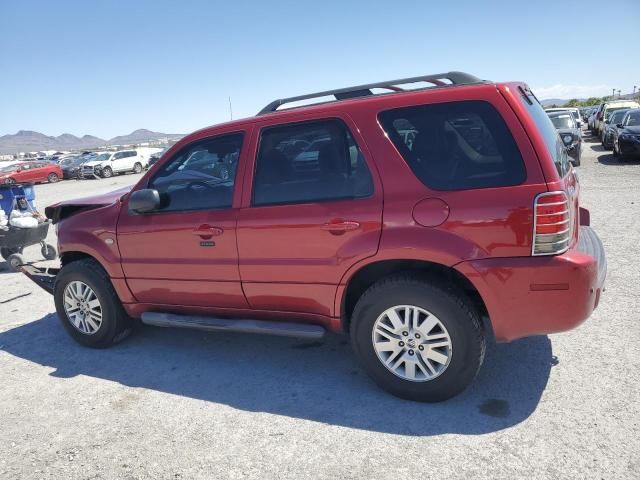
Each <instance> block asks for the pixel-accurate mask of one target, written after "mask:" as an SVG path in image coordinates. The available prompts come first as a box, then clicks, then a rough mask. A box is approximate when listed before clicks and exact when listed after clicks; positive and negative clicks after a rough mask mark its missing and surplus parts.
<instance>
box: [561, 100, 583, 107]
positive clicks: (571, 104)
mask: <svg viewBox="0 0 640 480" xmlns="http://www.w3.org/2000/svg"><path fill="white" fill-rule="evenodd" d="M579 104H580V102H579V101H578V99H577V98H572V99H571V100H569V101H568V102H567V103H565V104H564V106H565V107H577V106H578V105H579Z"/></svg>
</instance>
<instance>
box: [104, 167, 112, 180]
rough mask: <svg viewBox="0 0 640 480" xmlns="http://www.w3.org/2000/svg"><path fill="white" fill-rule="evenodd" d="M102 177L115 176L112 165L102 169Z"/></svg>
mask: <svg viewBox="0 0 640 480" xmlns="http://www.w3.org/2000/svg"><path fill="white" fill-rule="evenodd" d="M102 177H103V178H111V177H113V170H111V167H104V168H103V169H102Z"/></svg>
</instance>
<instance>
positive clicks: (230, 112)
mask: <svg viewBox="0 0 640 480" xmlns="http://www.w3.org/2000/svg"><path fill="white" fill-rule="evenodd" d="M227 98H229V116H230V117H231V120H233V110H232V109H231V97H227Z"/></svg>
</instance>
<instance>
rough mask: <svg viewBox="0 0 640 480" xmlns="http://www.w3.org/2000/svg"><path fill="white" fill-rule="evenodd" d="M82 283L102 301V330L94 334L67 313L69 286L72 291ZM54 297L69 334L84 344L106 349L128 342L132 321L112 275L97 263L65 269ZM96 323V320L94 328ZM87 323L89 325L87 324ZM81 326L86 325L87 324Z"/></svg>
mask: <svg viewBox="0 0 640 480" xmlns="http://www.w3.org/2000/svg"><path fill="white" fill-rule="evenodd" d="M78 283H79V284H84V285H85V286H88V287H89V288H90V289H91V290H92V291H93V294H94V295H95V299H97V300H98V302H99V303H98V305H99V311H100V314H101V320H100V323H99V325H98V328H96V329H95V330H94V331H93V332H89V333H86V332H85V333H83V332H82V331H81V329H80V328H79V327H77V326H75V325H74V324H73V323H72V321H71V320H70V318H69V315H68V314H67V311H66V310H65V291H66V289H67V287H69V289H70V290H72V289H73V286H74V285H73V284H78ZM53 297H54V301H55V304H56V311H57V312H58V317H59V318H60V321H61V322H62V325H63V326H64V328H65V330H66V331H67V333H69V335H71V337H73V339H74V340H75V341H76V342H78V343H80V344H81V345H84V346H86V347H91V348H106V347H109V346H111V345H113V344H115V343H117V342H118V341H120V340H122V339H124V338H125V337H126V336H127V335H128V334H129V333H130V332H131V327H132V322H131V319H130V318H129V317H128V316H127V315H126V313H125V311H124V309H123V308H122V303H121V302H120V299H119V298H118V296H117V294H116V292H115V290H114V289H113V285H112V284H111V280H110V279H109V276H108V275H107V273H106V272H105V271H104V270H103V269H102V267H101V266H100V265H99V264H98V263H97V262H96V261H95V260H92V259H87V260H78V261H76V262H72V263H69V264H67V265H65V266H64V267H62V270H60V272H59V273H58V275H57V276H56V280H55V284H54V287H53ZM89 298H92V297H89ZM76 311H77V310H76ZM92 319H93V317H92ZM95 323H96V322H95V321H94V325H95ZM84 324H86V325H88V323H87V322H86V321H85V322H84ZM80 325H81V326H82V325H83V323H80Z"/></svg>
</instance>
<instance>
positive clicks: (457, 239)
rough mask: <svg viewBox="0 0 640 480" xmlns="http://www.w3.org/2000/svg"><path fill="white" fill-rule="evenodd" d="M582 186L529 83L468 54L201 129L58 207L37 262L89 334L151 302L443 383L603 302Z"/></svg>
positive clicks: (443, 394)
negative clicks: (482, 65)
mask: <svg viewBox="0 0 640 480" xmlns="http://www.w3.org/2000/svg"><path fill="white" fill-rule="evenodd" d="M425 84H429V85H430V86H429V87H428V88H424V87H425ZM407 86H409V87H411V88H407ZM380 92H382V93H380ZM327 97H329V98H330V100H329V101H325V100H326V99H327ZM314 99H319V100H321V101H322V103H319V104H313V105H306V106H302V107H299V106H298V107H293V106H291V107H290V108H281V107H282V106H287V105H288V104H291V103H293V102H297V103H299V102H301V101H307V102H308V101H310V100H314ZM220 164H224V165H226V166H228V174H227V175H225V176H220V175H219V174H218V172H219V169H218V168H217V167H218V166H219V165H220ZM578 194H579V184H578V180H577V177H576V175H575V174H574V171H573V169H572V167H571V165H570V163H569V159H568V157H567V153H566V151H565V148H564V146H563V143H562V140H561V139H560V137H559V136H558V134H557V132H556V129H555V128H554V126H553V124H552V123H551V121H550V120H549V118H548V116H547V114H546V113H545V112H544V110H543V108H542V106H541V105H540V103H539V102H538V100H537V99H536V98H535V96H534V95H533V94H532V93H531V91H530V90H529V88H528V87H527V86H526V85H525V84H523V83H492V82H488V81H481V80H479V79H478V78H476V77H473V76H471V75H468V74H464V73H460V72H450V73H446V74H438V75H429V76H424V77H416V78H409V79H401V80H393V81H388V82H380V83H375V84H370V85H361V86H357V87H352V88H343V89H340V90H333V91H328V92H320V93H317V94H313V95H304V96H301V97H293V98H287V99H281V100H276V101H274V102H272V103H271V104H269V105H268V106H267V107H265V108H264V109H263V110H262V111H261V112H260V113H259V114H258V115H257V116H255V117H253V118H249V119H244V120H238V121H233V122H229V123H225V124H222V125H217V126H213V127H209V128H205V129H203V130H199V131H197V132H195V133H193V134H191V135H188V136H187V137H185V138H184V139H182V140H181V141H180V142H179V143H177V144H176V145H174V146H173V147H171V149H169V150H168V151H167V152H166V153H165V154H164V155H163V156H162V158H161V159H160V160H159V161H158V163H156V164H155V165H154V166H153V167H152V168H151V169H150V170H149V171H148V172H147V174H146V175H145V176H144V177H143V178H142V179H141V180H140V182H138V184H137V185H135V186H134V187H133V188H132V189H131V190H130V191H128V190H125V191H123V190H121V191H118V192H114V193H113V194H110V195H103V196H99V197H94V198H88V199H83V200H78V201H70V202H63V203H59V204H57V205H53V206H51V207H49V208H47V210H46V212H47V215H48V216H49V217H50V218H52V219H53V221H54V222H56V223H57V224H58V239H59V248H60V253H61V261H62V267H61V269H60V270H53V269H50V270H49V271H47V272H45V271H44V270H40V269H36V268H34V267H24V271H25V273H27V274H28V275H30V276H31V278H32V279H34V280H35V281H36V282H38V283H39V284H40V285H41V286H43V287H44V288H45V289H47V290H48V291H50V292H51V293H53V295H54V299H55V304H56V309H57V312H58V315H59V317H60V319H61V321H62V324H63V325H64V327H65V328H66V329H67V331H68V332H69V333H70V334H71V336H73V338H75V339H76V340H77V341H78V342H80V343H81V344H83V345H87V346H91V347H105V346H108V345H110V344H112V343H114V342H116V341H118V340H120V339H121V338H123V337H124V336H125V335H126V334H127V333H128V332H129V331H130V329H131V326H132V324H133V323H134V319H136V320H135V321H137V319H139V320H141V322H142V323H144V324H148V325H156V326H163V327H188V328H197V329H203V330H231V331H239V332H247V333H258V332H259V333H271V334H275V335H289V336H295V337H301V338H307V339H314V338H318V337H320V336H322V334H323V333H324V331H325V329H328V330H331V331H333V332H346V333H349V334H350V336H351V341H352V344H353V348H354V350H355V353H356V355H357V357H358V358H359V360H360V362H361V363H362V366H363V368H364V369H365V370H366V371H367V372H368V374H369V375H370V376H371V377H372V378H373V379H374V380H375V381H376V382H377V383H378V384H379V385H380V386H381V387H383V388H384V389H386V390H388V391H390V392H392V393H393V394H395V395H398V396H401V397H404V398H408V399H412V400H421V401H439V400H444V399H447V398H449V397H451V396H453V395H455V394H457V393H459V392H460V391H462V390H463V389H464V388H465V387H466V386H467V385H468V384H469V383H470V382H471V381H472V380H473V378H474V377H475V376H476V374H477V372H478V370H479V368H480V366H481V364H482V361H483V357H484V352H485V342H486V340H487V338H488V337H489V336H494V337H495V339H496V340H497V341H501V342H508V341H511V340H514V339H517V338H520V337H524V336H528V335H538V334H547V333H552V332H561V331H564V330H568V329H571V328H574V327H576V326H577V325H579V324H580V323H581V322H583V321H584V320H585V319H586V318H587V317H589V315H590V314H591V312H592V311H593V309H594V308H595V307H596V306H597V305H598V300H599V298H600V293H601V291H602V289H603V283H604V280H605V275H606V262H605V256H604V251H603V247H602V244H601V243H600V240H599V239H598V237H597V235H596V234H595V232H594V231H593V230H592V229H591V228H590V227H589V213H588V211H587V210H585V209H583V208H581V207H579V204H578Z"/></svg>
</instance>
